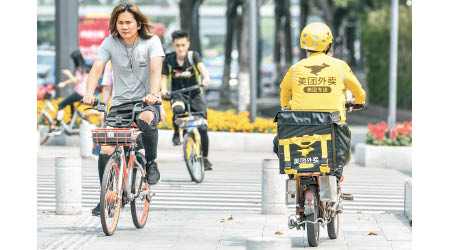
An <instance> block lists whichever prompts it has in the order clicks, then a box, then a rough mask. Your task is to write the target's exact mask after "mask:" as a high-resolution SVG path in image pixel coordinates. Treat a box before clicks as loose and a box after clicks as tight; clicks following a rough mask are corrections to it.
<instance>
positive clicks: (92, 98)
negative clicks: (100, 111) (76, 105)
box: [83, 94, 95, 106]
mask: <svg viewBox="0 0 450 250" xmlns="http://www.w3.org/2000/svg"><path fill="white" fill-rule="evenodd" d="M94 101H95V96H94V95H89V94H87V95H85V96H83V103H84V104H86V105H89V106H92V105H94Z"/></svg>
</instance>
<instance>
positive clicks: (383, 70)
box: [362, 5, 412, 108]
mask: <svg viewBox="0 0 450 250" xmlns="http://www.w3.org/2000/svg"><path fill="white" fill-rule="evenodd" d="M398 27H399V29H398V32H399V33H398V70H397V105H398V107H399V108H411V106H412V84H411V83H412V63H411V56H412V18H411V8H410V7H407V6H404V5H400V6H399V26H398ZM362 42H363V44H364V54H365V57H366V66H367V69H368V72H367V84H368V88H369V89H368V91H369V102H370V103H372V104H380V105H383V106H385V107H387V106H388V103H389V73H388V72H389V53H390V51H389V46H390V8H389V6H384V7H382V8H381V9H378V10H371V11H368V12H367V13H366V14H365V15H364V17H363V24H362Z"/></svg>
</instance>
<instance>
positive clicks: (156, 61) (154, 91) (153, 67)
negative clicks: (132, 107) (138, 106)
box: [142, 56, 163, 105]
mask: <svg viewBox="0 0 450 250" xmlns="http://www.w3.org/2000/svg"><path fill="white" fill-rule="evenodd" d="M162 61H163V57H162V56H155V57H152V58H151V59H150V71H151V72H152V80H151V82H150V93H149V94H148V95H146V96H145V97H144V98H143V99H142V101H144V102H146V103H147V104H149V105H152V104H154V103H155V102H157V101H158V100H159V99H158V98H156V97H155V96H154V95H159V92H160V91H161V70H162Z"/></svg>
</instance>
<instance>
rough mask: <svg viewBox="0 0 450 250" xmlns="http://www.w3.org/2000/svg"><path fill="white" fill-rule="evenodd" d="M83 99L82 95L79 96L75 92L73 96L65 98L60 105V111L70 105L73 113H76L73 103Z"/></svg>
mask: <svg viewBox="0 0 450 250" xmlns="http://www.w3.org/2000/svg"><path fill="white" fill-rule="evenodd" d="M81 99H83V97H82V96H81V95H79V94H78V93H77V92H73V93H72V94H71V95H69V96H68V97H66V98H64V100H62V102H60V103H59V104H58V110H62V109H64V107H65V106H67V105H70V110H72V113H73V111H74V107H73V103H74V102H78V101H81Z"/></svg>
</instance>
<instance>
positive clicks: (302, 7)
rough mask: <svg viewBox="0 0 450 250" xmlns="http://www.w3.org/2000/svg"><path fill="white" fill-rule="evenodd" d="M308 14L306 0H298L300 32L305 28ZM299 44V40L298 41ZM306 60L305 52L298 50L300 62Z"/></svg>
mask: <svg viewBox="0 0 450 250" xmlns="http://www.w3.org/2000/svg"><path fill="white" fill-rule="evenodd" d="M308 14H309V4H308V0H300V32H302V30H303V29H304V28H305V26H306V22H307V18H308ZM298 41H299V43H300V39H299V40H298ZM303 58H306V50H304V49H300V60H301V59H303Z"/></svg>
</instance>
